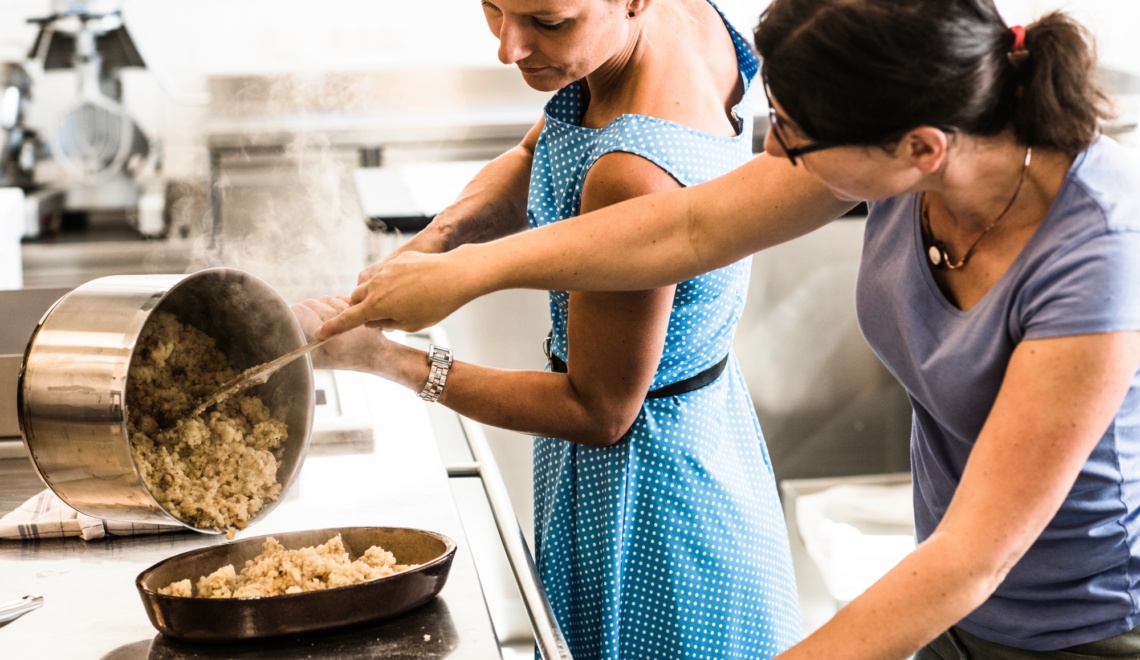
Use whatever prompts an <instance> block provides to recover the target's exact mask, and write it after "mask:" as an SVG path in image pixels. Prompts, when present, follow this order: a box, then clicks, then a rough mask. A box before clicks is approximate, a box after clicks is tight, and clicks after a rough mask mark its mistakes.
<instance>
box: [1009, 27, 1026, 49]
mask: <svg viewBox="0 0 1140 660" xmlns="http://www.w3.org/2000/svg"><path fill="white" fill-rule="evenodd" d="M1009 31H1010V32H1012V33H1013V49H1011V50H1010V52H1011V53H1022V52H1025V28H1023V27H1021V26H1020V25H1015V26H1013V27H1011V28H1010V29H1009Z"/></svg>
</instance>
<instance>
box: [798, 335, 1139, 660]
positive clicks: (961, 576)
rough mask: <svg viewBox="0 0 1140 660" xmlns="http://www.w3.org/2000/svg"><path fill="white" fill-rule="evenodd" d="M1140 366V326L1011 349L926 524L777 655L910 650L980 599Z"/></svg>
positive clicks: (1040, 520)
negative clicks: (884, 567)
mask: <svg viewBox="0 0 1140 660" xmlns="http://www.w3.org/2000/svg"><path fill="white" fill-rule="evenodd" d="M1138 365H1140V333H1135V332H1129V333H1110V334H1098V335H1078V336H1072V337H1061V338H1057V339H1041V340H1032V341H1026V342H1023V343H1022V344H1020V345H1019V346H1018V347H1017V349H1016V350H1015V351H1014V354H1013V357H1012V358H1011V360H1010V363H1009V367H1008V369H1007V371H1006V375H1005V379H1004V381H1003V383H1002V387H1001V390H1000V392H999V393H998V397H997V400H996V401H995V402H994V406H993V410H992V411H991V412H990V414H989V416H988V417H987V419H986V423H985V425H984V426H983V428H982V432H981V434H980V435H979V437H978V440H977V442H976V443H975V445H974V449H973V451H972V452H971V453H970V458H969V460H968V461H967V463H966V469H965V471H964V473H963V475H962V481H961V483H960V484H959V485H958V489H957V491H956V492H955V494H954V498H953V500H952V501H951V503H950V506H949V508H948V510H947V511H946V515H945V516H944V517H943V519H942V521H941V523H940V524H939V525H938V527H937V529H935V531H934V533H933V534H932V535H931V536H930V538H928V539H927V540H926V541H925V542H923V543H922V544H921V545H919V546H918V548H916V549H915V551H914V552H912V553H911V554H910V555H909V556H907V557H906V558H905V559H904V560H903V561H902V562H900V563H899V565H898V566H896V567H895V568H893V569H891V571H890V572H888V573H887V574H886V575H885V576H883V578H882V579H880V580H879V581H878V582H876V583H875V584H874V585H872V586H871V587H870V588H869V589H868V590H867V591H866V592H865V593H864V594H863V595H861V596H859V597H858V598H856V599H855V600H853V601H851V602H850V603H849V604H847V605H846V606H845V607H844V608H843V609H842V610H840V611H839V612H838V613H837V614H836V615H835V617H833V618H832V620H831V621H829V622H828V623H827V624H825V625H824V626H823V627H821V628H820V629H819V630H817V631H816V632H815V633H813V634H812V635H810V636H809V637H808V638H807V639H806V640H804V641H803V642H801V643H800V644H798V645H797V646H795V647H793V648H792V649H790V650H789V651H787V652H786V653H785V654H783V655H781V656H779V657H780V658H781V659H783V660H800V659H803V658H827V659H828V660H843V659H847V658H850V659H854V658H899V659H902V658H906V657H908V656H909V655H910V654H911V653H914V652H915V651H917V650H918V649H919V648H920V647H922V646H923V645H925V644H926V643H928V642H929V641H931V640H932V639H934V638H935V637H937V636H938V635H939V634H941V633H942V631H943V630H945V629H947V628H949V627H950V626H952V625H954V624H955V623H957V622H958V621H959V620H960V619H962V618H963V617H965V616H966V615H967V614H969V613H970V612H971V611H973V610H974V609H975V608H977V607H978V606H979V605H981V604H982V603H983V602H985V600H986V599H987V598H989V597H990V595H992V594H993V592H994V590H995V589H997V587H998V585H1000V584H1001V582H1002V580H1003V579H1005V576H1006V574H1007V573H1008V572H1009V570H1010V569H1011V568H1012V567H1013V565H1014V564H1016V563H1017V561H1018V560H1019V559H1020V558H1021V557H1022V555H1024V554H1025V552H1026V551H1027V550H1028V549H1029V547H1030V546H1031V545H1032V544H1033V543H1034V541H1036V540H1037V537H1038V536H1040V535H1041V532H1042V531H1043V530H1044V529H1045V527H1046V525H1048V523H1049V521H1050V520H1051V519H1052V518H1053V516H1054V515H1056V513H1057V511H1058V510H1059V509H1060V507H1061V503H1062V502H1063V501H1064V500H1065V497H1066V496H1067V495H1068V493H1069V491H1070V490H1071V489H1072V487H1073V484H1074V483H1075V482H1076V479H1077V475H1078V474H1079V473H1080V470H1081V467H1082V466H1083V465H1084V464H1085V462H1086V461H1087V460H1088V458H1089V455H1090V454H1091V453H1092V450H1093V448H1094V447H1095V446H1096V444H1097V442H1098V441H1099V440H1100V438H1101V436H1102V435H1103V434H1104V432H1105V429H1107V428H1108V425H1109V423H1110V422H1111V420H1112V418H1113V416H1114V415H1115V413H1116V412H1117V410H1118V409H1119V407H1120V405H1121V403H1122V402H1123V400H1124V397H1125V395H1126V394H1127V392H1128V388H1129V387H1130V385H1131V383H1132V380H1133V378H1135V376H1136V373H1137V368H1138Z"/></svg>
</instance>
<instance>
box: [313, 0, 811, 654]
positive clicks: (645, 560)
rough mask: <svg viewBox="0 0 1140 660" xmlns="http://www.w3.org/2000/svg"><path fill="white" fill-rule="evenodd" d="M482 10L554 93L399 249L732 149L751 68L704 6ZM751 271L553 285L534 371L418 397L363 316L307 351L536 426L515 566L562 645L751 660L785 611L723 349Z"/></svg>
mask: <svg viewBox="0 0 1140 660" xmlns="http://www.w3.org/2000/svg"><path fill="white" fill-rule="evenodd" d="M483 7H484V12H485V14H486V18H487V21H488V25H489V26H490V27H491V29H492V32H494V33H495V35H496V36H497V37H498V39H499V44H500V47H499V57H500V59H501V60H502V61H503V62H504V63H508V64H512V63H513V64H516V65H517V66H518V67H519V70H520V72H521V73H522V75H523V77H524V79H525V80H526V81H527V83H528V84H529V85H530V86H532V87H534V88H536V89H540V90H545V91H555V90H557V93H556V94H555V95H554V97H553V98H552V99H551V100H550V102H549V103H548V104H547V106H546V112H545V114H544V117H543V118H542V119H541V120H540V121H539V122H538V124H536V125H535V127H534V128H533V129H532V130H531V132H530V134H529V135H528V136H527V138H526V139H525V140H524V142H523V144H522V145H520V147H519V148H518V149H515V150H513V151H512V152H508V153H507V154H504V155H503V156H502V157H500V158H498V159H496V160H495V161H493V162H492V163H491V164H489V165H488V166H487V168H485V169H484V170H483V171H482V172H480V174H479V175H478V176H477V177H476V178H475V179H474V180H473V181H472V183H471V184H470V185H468V187H467V188H466V189H465V190H464V192H463V194H462V195H461V197H460V199H459V200H458V201H457V202H456V203H455V204H454V205H452V206H451V207H449V208H448V209H446V210H445V211H444V212H442V213H441V214H440V215H439V216H437V218H436V219H435V220H434V221H433V223H432V225H431V226H429V227H428V228H427V229H426V230H424V231H423V232H421V233H420V234H419V235H418V236H417V237H416V238H415V239H413V240H412V241H410V242H409V244H408V245H406V246H405V248H404V250H402V251H407V250H416V251H422V252H441V251H446V250H448V249H451V248H454V247H457V246H458V245H460V244H462V243H464V242H473V241H481V240H487V239H488V238H494V237H496V236H499V235H503V234H506V233H509V232H510V231H515V230H519V229H522V228H523V227H525V226H526V225H529V226H530V227H538V226H542V225H546V224H549V223H553V222H558V221H560V220H562V219H565V218H568V217H571V216H575V215H578V214H580V213H584V212H587V211H590V210H593V209H597V208H601V207H604V206H609V205H611V204H615V203H618V202H620V201H622V200H625V199H629V198H632V197H637V196H640V195H644V194H647V193H651V192H656V191H661V190H670V189H678V188H681V187H683V186H690V185H695V184H699V183H701V182H703V181H706V180H708V179H710V178H713V177H716V176H718V175H720V174H723V173H725V172H727V171H729V170H731V169H733V168H734V167H737V166H739V165H741V164H742V163H744V162H745V161H746V160H748V159H749V158H750V156H751V147H752V125H751V119H752V116H753V113H752V105H751V102H752V98H753V93H754V90H753V86H752V82H753V78H754V76H755V75H756V73H757V70H758V68H759V66H758V62H757V60H756V58H755V56H754V55H753V54H752V52H751V50H750V49H749V47H748V45H747V42H746V41H745V40H744V38H742V37H741V35H740V34H739V33H738V32H737V31H736V30H735V29H733V28H732V26H731V25H730V24H729V23H728V22H727V21H726V20H725V19H724V17H723V15H721V14H720V12H719V11H718V10H717V8H716V7H715V6H713V5H712V4H710V3H708V2H707V0H655V1H653V2H652V3H651V2H649V1H648V0H629V1H617V0H559V1H557V2H555V1H554V0H490V1H487V2H483ZM523 209H525V215H524V213H523V212H522V211H523ZM524 223H525V224H524ZM598 240H599V241H604V240H605V237H604V236H600V237H599V239H598ZM566 261H567V267H571V268H572V267H573V261H574V255H573V254H568V255H566ZM382 263H383V262H381V263H379V264H376V265H374V266H373V267H370V268H369V269H366V270H365V272H364V273H362V275H361V279H362V280H366V279H367V278H368V277H370V275H371V273H372V272H374V271H375V269H377V268H379V267H380V266H381V265H382ZM749 265H750V264H749V260H744V261H741V262H738V263H736V264H733V265H731V266H728V267H726V268H723V269H720V270H717V271H714V272H711V273H708V274H705V275H702V276H700V277H697V278H694V279H692V280H689V281H686V282H682V283H681V284H678V285H676V286H669V287H664V288H661V289H655V290H649V291H641V292H633V293H628V292H623V293H616V294H615V293H596V292H565V291H555V292H552V293H551V298H550V300H551V302H550V310H551V321H552V326H553V328H552V332H551V337H550V340H549V346H548V351H549V353H548V355H549V358H550V363H551V369H550V370H549V371H543V372H519V371H504V370H499V369H490V368H486V367H481V366H478V365H473V364H470V363H465V362H460V361H454V362H452V363H451V364H450V365H447V366H446V367H437V369H438V370H442V369H446V381H445V386H444V387H443V388H442V391H439V390H435V391H432V388H431V386H427V387H425V385H424V383H425V380H427V379H428V377H429V369H430V367H429V360H428V359H427V357H426V356H425V354H424V352H422V351H417V350H414V349H411V348H408V347H406V346H401V345H397V344H394V343H392V342H388V341H387V340H385V339H384V338H383V335H381V334H380V333H378V332H375V331H371V330H368V329H356V330H353V331H351V332H349V333H347V334H346V335H344V336H341V337H338V338H337V339H336V340H335V341H334V342H330V343H329V344H326V346H325V347H324V348H323V349H321V350H319V351H318V352H317V353H315V354H314V362H315V363H316V364H317V365H319V366H325V367H339V368H357V369H362V370H366V371H371V372H374V373H378V374H380V375H382V376H385V377H387V378H390V379H393V380H396V381H398V382H401V383H403V384H404V385H406V386H407V387H409V388H412V389H414V390H416V391H419V390H421V388H422V389H423V390H424V393H427V395H426V396H425V398H428V399H429V400H436V399H438V401H439V402H441V403H443V404H445V405H447V406H448V407H450V408H452V409H454V410H456V411H458V412H459V413H461V414H463V415H465V416H468V417H470V418H472V419H475V420H477V421H480V422H483V423H486V424H492V425H495V426H499V427H503V428H508V429H512V430H517V431H522V432H526V433H531V434H534V435H536V436H539V437H537V438H536V439H535V441H534V497H535V560H536V564H537V567H538V569H539V572H540V574H541V577H542V581H543V585H544V587H545V589H546V593H547V596H548V597H549V599H550V603H551V606H552V608H553V611H554V613H555V616H556V618H557V620H558V622H559V624H560V626H561V627H562V630H563V632H564V633H565V635H566V638H567V642H568V644H569V646H570V649H571V651H572V652H573V654H574V657H575V658H577V659H578V660H585V659H590V658H621V659H623V660H625V659H633V658H654V659H657V658H768V657H772V656H774V655H776V654H777V653H778V652H780V651H781V650H783V649H785V648H787V647H789V646H790V645H792V644H793V643H795V642H796V641H797V640H798V639H799V636H800V623H799V607H798V603H797V597H796V589H795V584H794V576H793V573H792V569H791V560H790V553H789V550H788V542H787V535H786V531H785V527H784V522H783V516H782V514H781V506H780V502H779V499H778V497H777V493H776V487H775V482H774V479H773V476H772V467H771V464H770V461H769V458H768V453H767V450H766V448H765V445H764V441H763V436H762V434H761V431H760V425H759V423H758V422H757V419H756V414H755V411H754V409H753V407H752V403H751V398H750V397H749V395H748V391H747V389H746V387H745V383H744V379H743V377H742V376H741V372H740V368H739V365H738V363H737V360H736V358H735V356H734V355H733V354H732V338H733V333H734V332H735V329H736V325H737V322H738V320H739V317H740V313H741V309H742V307H743V305H744V300H745V293H746V290H747V286H748V276H749ZM344 307H345V303H343V302H342V301H339V300H336V299H332V298H325V299H322V301H308V302H307V303H305V305H303V306H298V308H297V313H298V317H299V318H300V319H301V321H302V323H303V325H305V326H306V328H307V329H308V330H310V331H312V330H314V329H315V328H316V327H318V326H319V324H320V321H321V320H323V319H327V318H330V317H331V316H333V315H335V314H336V312H338V311H341V310H343V309H344ZM437 373H438V371H437ZM424 393H421V396H424ZM647 393H648V395H647Z"/></svg>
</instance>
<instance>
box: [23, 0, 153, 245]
mask: <svg viewBox="0 0 1140 660" xmlns="http://www.w3.org/2000/svg"><path fill="white" fill-rule="evenodd" d="M121 5H122V2H121V0H53V2H52V9H53V12H52V13H51V14H50V15H48V16H46V17H38V18H31V19H29V22H30V23H34V24H36V25H38V26H39V34H38V36H37V37H36V40H35V42H34V44H33V45H32V47H31V52H30V53H29V54H28V63H27V64H28V66H29V67H31V68H34V69H35V70H37V71H38V72H39V73H40V75H46V74H48V73H49V72H54V71H72V72H74V74H75V80H76V94H75V98H74V99H73V100H72V101H71V103H70V104H69V105H68V106H67V107H66V109H65V110H64V111H63V112H61V113H60V115H59V116H58V117H56V118H53V119H52V120H50V121H49V122H48V127H47V128H46V129H45V130H44V135H42V136H39V142H40V143H41V144H40V145H39V147H40V148H38V149H37V150H36V151H37V153H38V157H39V158H38V159H39V161H40V162H39V163H37V164H36V166H35V167H34V169H33V174H34V178H33V180H31V181H28V182H26V183H25V186H26V187H28V188H29V189H30V190H35V191H37V193H36V194H29V211H28V225H27V228H26V236H27V237H28V238H29V239H36V238H39V237H50V236H52V235H54V234H57V233H59V232H60V231H61V230H63V229H71V228H72V226H73V225H74V226H76V227H80V228H84V229H87V230H92V231H93V230H102V231H117V232H122V231H124V230H127V231H132V232H137V233H138V234H141V235H142V236H146V237H153V236H161V235H163V234H164V233H165V232H166V225H167V223H166V219H165V214H164V209H165V194H166V193H165V184H164V183H163V181H162V179H161V177H160V176H159V173H160V171H161V166H162V163H161V150H160V149H159V145H158V144H157V143H156V142H153V141H151V140H150V139H149V138H148V137H147V136H146V135H144V133H143V132H142V130H141V129H140V128H139V126H138V124H137V123H136V122H135V121H134V119H133V118H132V117H131V116H130V114H129V113H128V112H127V111H126V109H125V108H124V106H123V103H122V100H123V91H122V79H121V75H120V74H121V72H122V71H123V70H124V69H128V68H146V63H145V62H144V61H143V58H142V56H141V54H140V53H139V51H138V49H137V48H136V46H135V43H134V40H133V39H132V38H131V36H130V33H129V32H128V30H127V26H126V24H125V22H124V20H123V15H122V10H121ZM60 196H62V198H63V209H64V213H54V214H53V213H45V212H43V210H41V209H39V208H38V207H39V205H40V204H41V203H44V204H47V205H48V206H49V208H51V209H54V207H55V206H57V205H58V199H59V197H60ZM45 198H46V199H45Z"/></svg>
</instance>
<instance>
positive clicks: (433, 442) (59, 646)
mask: <svg viewBox="0 0 1140 660" xmlns="http://www.w3.org/2000/svg"><path fill="white" fill-rule="evenodd" d="M352 377H353V382H354V383H358V384H359V386H360V387H362V388H364V389H365V390H366V392H367V395H368V397H369V401H370V402H372V410H371V412H372V415H373V419H374V423H375V434H374V435H375V442H374V445H373V446H372V447H370V448H368V449H366V450H365V452H366V453H350V452H352V451H354V448H353V447H348V448H321V447H316V448H314V450H312V451H310V454H309V456H308V458H307V459H306V461H305V463H304V465H303V467H302V469H301V472H300V476H299V478H298V479H297V480H296V481H295V482H294V483H293V485H292V486H291V488H290V490H289V492H288V493H287V494H286V496H285V499H284V501H282V502H281V503H280V505H278V507H277V508H276V509H274V511H273V512H272V513H270V514H269V515H267V516H266V518H265V519H264V520H262V521H260V522H258V523H256V524H255V525H253V526H252V527H251V528H249V529H247V530H245V531H243V532H241V533H240V534H239V536H238V538H248V537H251V536H262V535H265V534H272V533H275V532H286V531H292V530H301V529H316V528H323V527H342V526H353V525H383V526H399V527H415V528H420V529H428V530H432V531H436V532H440V533H443V534H446V535H448V536H450V537H451V538H453V539H454V540H455V541H456V543H457V545H458V546H459V548H458V552H457V553H456V557H455V560H454V563H453V565H452V569H451V573H450V576H449V578H448V581H447V584H446V585H445V586H444V588H443V591H442V592H441V594H440V596H439V597H438V598H436V599H435V600H434V601H432V602H431V603H429V604H427V605H424V606H423V607H421V608H418V609H416V610H414V611H412V612H409V613H407V614H404V615H402V616H400V617H397V618H394V619H391V620H388V621H385V622H379V623H377V624H373V625H367V626H364V627H357V628H352V629H348V630H344V631H332V632H327V633H315V634H311V635H306V636H294V637H286V638H282V639H280V640H270V641H257V642H251V643H245V644H230V645H222V646H212V645H211V646H205V645H195V644H188V643H184V642H178V641H176V640H172V639H169V638H166V637H164V636H162V635H160V634H158V632H157V631H156V630H155V629H154V628H153V627H152V626H151V624H150V621H149V620H148V619H147V616H146V613H145V611H144V610H143V606H142V602H141V600H140V598H139V596H138V593H137V591H136V589H135V585H134V580H135V577H136V576H137V575H138V574H139V573H140V572H141V571H142V570H143V569H145V568H147V567H148V566H150V565H152V564H154V563H156V562H158V561H160V560H162V559H165V558H167V557H170V556H172V555H175V554H178V553H181V552H185V551H187V550H191V549H194V548H200V547H204V546H208V545H213V544H216V543H222V542H224V538H223V537H220V536H208V535H202V534H198V533H195V532H183V533H175V534H162V535H156V536H137V537H114V538H107V539H102V540H95V541H83V540H80V539H78V538H72V539H52V540H43V541H34V542H20V541H4V540H0V602H7V601H10V600H15V599H17V598H19V597H21V596H24V595H27V594H31V595H41V596H43V597H44V606H43V607H42V608H40V609H38V610H35V611H33V612H30V613H28V614H26V615H24V616H23V617H22V618H20V619H17V620H16V621H14V622H12V623H10V624H8V625H7V626H5V627H3V628H0V655H2V656H3V657H4V658H11V659H14V660H15V659H23V658H37V659H38V658H56V657H58V658H69V659H76V660H80V659H83V658H99V659H104V660H109V659H114V660H133V659H136V658H148V659H153V658H170V659H198V658H274V659H279V658H280V659H285V658H338V659H340V658H348V659H351V658H377V657H384V658H443V657H447V658H456V659H462V658H471V659H476V660H487V659H488V658H501V657H502V656H501V652H500V650H499V645H498V642H497V640H496V637H495V632H494V630H493V627H492V624H491V620H490V616H489V614H488V612H487V608H486V605H485V602H484V597H483V592H482V589H481V587H480V584H479V580H478V576H477V574H476V570H475V565H474V562H473V561H472V557H471V554H470V552H469V550H468V548H467V544H466V540H465V536H464V532H463V527H462V523H461V521H460V518H459V515H458V513H457V510H456V506H455V502H454V500H453V499H452V494H451V491H450V489H449V485H448V480H447V474H446V470H445V468H444V466H443V462H442V460H441V458H440V449H439V446H440V444H443V445H445V446H446V445H447V444H448V443H454V442H455V439H454V438H450V437H449V436H450V435H453V434H454V433H456V432H460V429H459V425H458V424H457V423H456V420H453V419H449V418H447V416H444V417H441V416H440V415H439V414H438V412H439V411H432V414H431V415H430V416H429V414H428V410H427V407H426V406H425V404H423V403H422V402H421V401H420V400H419V399H417V398H416V397H415V396H414V395H413V394H412V393H410V392H408V391H407V390H404V389H403V388H400V387H398V386H395V385H392V384H390V383H387V382H385V381H382V380H380V379H378V378H375V377H371V376H364V375H361V374H352ZM449 414H450V413H449ZM452 416H454V415H452ZM356 451H359V448H358V447H357V448H356ZM42 489H43V485H42V483H41V482H40V481H39V479H38V477H37V476H36V474H35V472H34V468H33V466H32V464H31V462H30V461H29V460H27V459H26V458H25V459H6V460H0V514H3V513H7V512H9V511H11V510H13V509H14V508H16V507H17V506H19V504H21V503H22V502H24V501H25V500H26V499H28V498H29V497H31V496H33V495H35V494H36V493H37V492H39V491H40V490H42Z"/></svg>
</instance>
